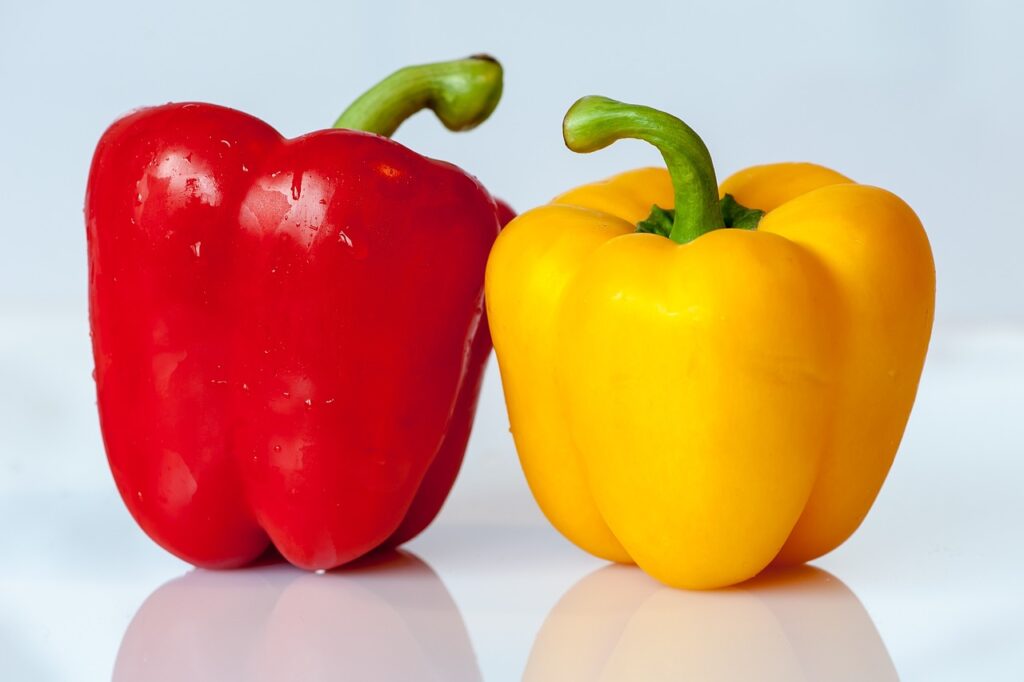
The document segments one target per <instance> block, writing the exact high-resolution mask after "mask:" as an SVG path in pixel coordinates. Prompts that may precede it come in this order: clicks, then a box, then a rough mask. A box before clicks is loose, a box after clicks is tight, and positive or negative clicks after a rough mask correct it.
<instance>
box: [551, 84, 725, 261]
mask: <svg viewBox="0 0 1024 682" xmlns="http://www.w3.org/2000/svg"><path fill="white" fill-rule="evenodd" d="M562 135H563V137H565V144H566V146H567V147H569V149H571V150H573V151H574V152H583V153H587V152H593V151H597V150H598V149H604V148H605V147H607V146H608V145H610V144H611V143H612V142H615V141H616V140H621V139H622V138H627V137H629V138H635V139H637V140H643V141H645V142H650V143H651V144H653V145H654V146H655V147H657V148H658V151H660V152H661V156H662V157H663V158H664V159H665V165H666V166H667V167H668V172H669V175H670V176H671V177H672V187H673V189H674V191H675V201H676V206H675V218H674V219H673V222H672V229H671V231H670V232H669V235H668V236H669V238H670V239H672V240H673V241H675V242H677V243H679V244H685V243H687V242H690V241H693V240H694V239H696V238H697V237H699V236H701V235H702V234H704V233H705V232H710V231H711V230H717V229H718V228H720V227H725V223H724V222H723V220H722V211H721V209H720V208H719V204H718V182H717V180H715V168H714V165H713V164H712V163H711V154H709V153H708V148H707V147H705V146H704V142H703V141H701V139H700V137H698V136H697V133H695V132H693V130H692V129H691V128H690V126H688V125H686V124H685V123H683V122H682V121H680V120H679V119H678V118H676V117H675V116H672V115H671V114H666V113H665V112H663V111H658V110H657V109H651V108H650V107H644V106H640V105H637V104H624V103H622V102H616V101H615V100H613V99H608V98H607V97H584V98H582V99H580V100H578V101H577V102H576V103H575V104H573V105H572V107H571V108H570V109H569V111H568V112H567V113H566V114H565V120H564V121H563V122H562Z"/></svg>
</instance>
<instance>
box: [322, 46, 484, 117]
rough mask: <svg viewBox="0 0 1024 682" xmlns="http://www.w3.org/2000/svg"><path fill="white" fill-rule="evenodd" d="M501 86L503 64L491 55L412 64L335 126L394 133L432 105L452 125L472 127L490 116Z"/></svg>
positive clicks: (384, 82) (377, 87)
mask: <svg viewBox="0 0 1024 682" xmlns="http://www.w3.org/2000/svg"><path fill="white" fill-rule="evenodd" d="M501 88H502V70H501V64H499V63H498V61H497V60H496V59H494V58H493V57H489V56H487V55H475V56H473V57H468V58H466V59H457V60H455V61H450V62H438V63H436V64H423V65H420V66H407V67H405V68H404V69H399V70H398V71H396V72H394V73H393V74H391V75H390V76H388V77H387V78H385V79H384V80H382V81H381V82H380V83H378V84H377V85H375V86H373V87H372V88H370V89H369V90H367V91H366V92H365V93H364V94H363V95H362V96H361V97H360V98H359V99H357V100H356V101H355V102H353V103H352V104H351V106H349V108H348V109H346V110H345V111H344V113H342V114H341V116H339V117H338V120H337V121H335V122H334V127H335V128H349V129H351V130H363V131H366V132H369V133H377V134H378V135H383V136H385V137H391V136H392V135H393V134H394V133H395V131H396V130H398V126H400V125H402V123H403V122H404V121H405V119H407V118H409V117H410V116H412V115H413V114H415V113H416V112H418V111H420V110H421V109H430V110H432V111H433V112H434V113H435V114H437V117H438V118H439V119H441V122H442V123H443V124H444V126H445V127H446V128H448V130H455V131H459V130H469V129H470V128H475V127H476V126H478V125H480V124H481V123H483V122H484V121H485V120H486V119H487V117H488V116H490V115H491V112H492V111H494V107H496V106H497V105H498V100H499V99H501Z"/></svg>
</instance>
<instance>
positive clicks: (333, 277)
mask: <svg viewBox="0 0 1024 682" xmlns="http://www.w3.org/2000/svg"><path fill="white" fill-rule="evenodd" d="M500 94H501V67H500V66H499V65H498V64H497V63H496V62H494V61H493V60H490V59H485V58H471V59H466V60H461V61H456V62H447V63H443V64H434V65H427V66H423V67H413V68H409V69H404V70H402V71H399V72H397V73H396V74H394V75H393V76H391V77H390V78H389V79H387V80H385V81H384V82H382V83H381V84H380V85H378V86H377V87H375V88H373V89H371V90H370V91H369V92H367V93H366V94H365V95H364V96H363V97H361V98H360V99H359V100H357V101H356V102H355V103H354V104H353V105H352V106H351V107H350V108H349V109H348V110H347V111H346V112H345V113H344V114H342V117H341V118H340V119H339V120H338V123H337V124H336V125H335V127H336V128H346V129H348V130H327V131H320V132H316V133H311V134H308V135H305V136H303V137H300V138H297V139H293V140H286V139H283V138H282V137H281V136H280V135H279V134H278V133H277V132H276V131H275V130H273V129H272V128H271V127H269V126H268V125H266V124H265V123H263V122H262V121H259V120H257V119H255V118H253V117H251V116H247V115H245V114H242V113H240V112H237V111H233V110H230V109H224V108H221V107H215V106H212V105H207V104H170V105H166V106H161V107H155V108H151V109H143V110H141V111H138V112H135V113H133V114H131V115H129V116H127V117H125V118H123V119H121V120H120V121H118V122H116V123H115V124H114V125H113V126H111V127H110V129H109V130H107V132H106V133H105V134H104V135H103V137H102V138H101V139H100V142H99V145H98V146H97V149H96V154H95V157H94V159H93V164H92V170H91V172H90V176H89V186H88V192H87V197H86V222H87V230H88V238H89V266H90V271H89V301H90V321H91V327H92V335H93V354H94V359H95V362H96V383H97V394H98V399H99V401H98V402H99V411H100V423H101V427H102V430H103V437H104V442H105V445H106V448H107V455H108V458H109V461H110V466H111V469H112V471H113V474H114V479H115V481H116V483H117V486H118V490H119V491H120V493H121V496H122V497H123V499H124V500H125V503H126V504H127V506H128V509H129V510H130V511H131V513H132V515H133V516H134V517H135V519H136V520H137V521H138V522H139V524H140V525H141V526H142V528H143V529H144V530H145V531H146V532H147V533H148V534H149V535H150V536H151V537H152V538H153V539H155V540H156V541H157V542H158V543H160V544H161V545H162V546H164V547H165V548H167V549H168V550H170V551H171V552H173V553H175V554H176V555H178V556H180V557H182V558H183V559H185V560H187V561H190V562H192V563H194V564H198V565H202V566H211V567H228V566H237V565H241V564H245V563H247V562H249V561H251V560H252V559H254V558H255V557H256V556H258V555H259V554H261V553H262V552H263V551H264V549H266V547H267V545H268V544H269V543H271V542H272V543H273V544H274V545H275V546H276V547H277V548H278V550H280V552H281V553H282V554H283V555H284V556H285V557H286V558H287V559H288V560H290V561H291V562H292V563H295V564H297V565H299V566H302V567H305V568H311V569H319V568H330V567H333V566H337V565H339V564H342V563H344V562H347V561H350V560H352V559H354V558H356V557H359V556H361V555H363V554H365V553H366V552H369V551H370V550H372V549H374V548H376V547H378V546H380V545H382V544H391V545H394V544H398V543H400V542H402V541H404V540H406V539H408V538H410V537H412V536H414V535H415V534H416V533H418V532H419V531H420V530H422V529H423V528H424V527H426V525H427V524H428V523H430V521H431V520H432V519H433V517H434V515H435V514H436V513H437V511H438V510H439V509H440V507H441V503H442V502H443V501H444V498H445V496H446V495H447V493H448V490H449V488H450V487H451V484H452V482H453V481H454V478H455V474H456V473H457V471H458V467H459V464H460V463H461V460H462V455H463V452H464V449H465V445H466V440H467V438H468V435H469V428H470V424H471V421H472V415H473V411H474V409H475V406H476V396H477V392H478V390H479V384H480V378H481V374H482V371H483V366H484V363H485V362H486V359H487V355H488V352H489V350H490V338H489V336H488V334H487V332H486V328H487V327H486V322H485V321H483V319H482V306H481V303H482V287H483V273H484V264H485V261H486V258H487V253H488V250H489V249H490V246H491V244H492V242H493V241H494V238H495V236H496V235H497V232H498V220H497V219H496V215H495V213H496V208H495V203H494V201H493V199H492V198H491V197H490V195H489V194H488V193H487V192H486V190H484V189H483V188H482V187H481V186H480V185H479V183H477V182H476V180H474V179H473V178H472V177H470V176H469V175H467V174H466V173H464V172H462V171H461V170H459V169H458V168H456V167H454V166H451V165H449V164H446V163H442V162H438V161H433V160H430V159H427V158H424V157H422V156H419V155H418V154H415V153H413V152H411V151H409V150H408V149H406V148H405V147H403V146H401V145H399V144H397V143H395V142H392V141H390V140H388V139H386V137H382V136H381V135H383V136H387V135H390V134H391V133H393V132H394V130H395V129H396V128H397V127H398V125H399V124H400V123H401V122H402V121H403V120H404V119H405V118H407V117H408V116H409V115H411V114H412V113H414V112H415V111H417V110H419V109H422V108H425V107H429V108H431V109H433V110H434V111H435V112H436V113H437V115H438V116H439V117H440V118H441V120H442V121H443V122H444V124H445V125H446V126H447V127H448V128H450V129H453V130H463V129H468V128H471V127H473V126H475V125H477V124H478V123H480V122H481V121H483V120H484V119H485V118H486V117H487V116H488V115H489V114H490V113H491V111H492V110H493V109H494V106H495V105H496V104H497V101H498V98H499V97H500ZM352 129H355V130H358V131H368V132H371V133H378V135H371V134H366V132H355V131H354V130H352ZM500 210H501V209H499V212H500ZM505 217H506V218H507V217H508V216H505Z"/></svg>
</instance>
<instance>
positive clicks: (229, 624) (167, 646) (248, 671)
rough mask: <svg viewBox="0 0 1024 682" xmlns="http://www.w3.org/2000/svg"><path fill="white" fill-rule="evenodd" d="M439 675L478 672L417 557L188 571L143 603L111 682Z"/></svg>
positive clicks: (456, 616) (452, 609)
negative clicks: (320, 569)
mask: <svg viewBox="0 0 1024 682" xmlns="http://www.w3.org/2000/svg"><path fill="white" fill-rule="evenodd" d="M226 679H230V680H234V679H241V680H248V681H250V682H260V681H263V680H273V681H274V682H276V681H278V680H320V679H343V680H401V681H402V682H409V681H410V680H446V681H454V680H458V681H460V682H474V681H476V680H479V679H480V669H479V668H478V667H477V663H476V658H475V656H474V655H473V646H472V643H471V642H470V641H469V634H468V633H467V632H466V625H465V622H464V621H463V619H462V615H461V614H460V613H459V610H458V607H457V606H456V604H455V602H454V601H453V600H452V597H451V594H450V593H449V592H448V589H447V588H446V587H445V585H444V582H443V581H442V580H441V578H440V577H438V575H437V574H436V573H434V571H433V569H431V568H430V566H429V565H427V564H426V562H424V561H423V560H421V559H419V558H418V557H416V556H414V555H413V554H410V553H407V552H403V551H398V552H376V553H374V554H373V555H372V556H369V557H366V558H364V559H361V560H359V561H356V562H354V563H352V564H350V565H349V566H346V567H345V569H344V570H342V571H333V572H329V573H327V574H326V575H322V576H321V575H311V574H308V573H301V572H299V571H296V570H294V569H292V568H290V567H285V566H261V567H259V568H252V569H246V570H243V571H238V572H232V573H230V574H225V573H223V572H217V571H189V572H188V573H186V574H185V575H184V576H182V577H180V578H175V579H174V580H171V581H170V582H168V583H166V584H165V585H163V586H161V587H160V588H159V589H157V590H156V591H155V592H154V593H153V594H151V595H150V596H149V597H148V598H147V599H146V601H145V602H144V603H143V604H142V606H140V607H139V610H138V613H136V614H135V617H134V618H133V619H132V621H131V624H130V625H129V626H128V629H127V630H126V631H125V633H124V637H123V639H122V640H121V647H120V649H119V650H118V652H117V659H116V662H115V663H114V673H113V680H114V682H137V680H146V681H147V682H160V681H162V680H167V681H174V682H180V681H182V680H187V681H188V682H223V681H224V680H226Z"/></svg>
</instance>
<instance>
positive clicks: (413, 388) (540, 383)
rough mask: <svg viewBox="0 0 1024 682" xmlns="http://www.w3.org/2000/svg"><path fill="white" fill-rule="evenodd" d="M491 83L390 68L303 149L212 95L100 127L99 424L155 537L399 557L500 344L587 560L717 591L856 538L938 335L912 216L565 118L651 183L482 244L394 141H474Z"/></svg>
mask: <svg viewBox="0 0 1024 682" xmlns="http://www.w3.org/2000/svg"><path fill="white" fill-rule="evenodd" d="M500 92H501V68H500V66H499V65H498V64H497V63H496V62H494V61H493V60H490V59H489V58H471V59H468V60H460V61H457V62H448V63H443V64H434V65H427V66H423V67H413V68H410V69H405V70H402V71H399V72H398V73H396V74H395V75H393V76H392V77H390V78H389V79H386V80H385V81H383V82H382V83H381V84H380V85H378V86H376V87H375V88H373V89H371V90H370V91H369V92H368V93H366V94H365V95H363V96H362V97H361V98H360V99H358V100H357V101H356V102H355V104H353V105H352V106H351V107H350V108H349V109H348V110H347V111H346V112H345V113H344V114H343V115H342V116H341V118H340V119H339V120H338V122H337V123H336V124H335V128H336V129H334V130H327V131H320V132H316V133H311V134H308V135H306V136H303V137H300V138H297V139H294V140H286V139H283V138H282V137H281V136H280V135H279V134H278V133H277V132H276V131H274V130H273V129H272V128H270V127H269V126H267V125H266V124H264V123H262V122H261V121H259V120H257V119H254V118H252V117H249V116H246V115H245V114H241V113H239V112H236V111H232V110H229V109H224V108H220V107H214V106H211V105H205V104H177V105H174V104H172V105H166V106H163V107H155V108H152V109H144V110H141V111H139V112H136V113H134V114H132V115H130V116H128V117H126V118H125V119H122V120H121V121H118V122H117V123H115V124H114V125H113V126H112V127H111V128H110V129H109V130H108V131H107V132H106V133H105V134H104V136H103V138H102V139H101V141H100V144H99V146H98V148H97V151H96V155H95V158H94V161H93V167H92V171H91V174H90V179H89V189H88V194H87V201H86V218H87V227H88V236H89V257H90V318H91V325H92V331H93V348H94V356H95V362H96V380H97V392H98V397H99V408H100V420H101V426H102V430H103V434H104V441H105V445H106V448H107V454H108V459H109V461H110V464H111V468H112V470H113V472H114V477H115V481H116V482H117V485H118V489H119V491H120V493H121V495H122V497H123V499H124V500H125V502H126V504H127V506H128V508H129V510H130V511H131V512H132V514H133V516H134V517H135V518H136V519H137V520H138V522H139V523H140V525H141V526H142V527H143V529H144V530H145V531H146V532H147V533H148V534H149V535H150V536H151V537H153V538H154V539H155V540H156V541H157V542H159V543H160V544H161V545H162V546H164V547H166V548H167V549H169V550H170V551H172V552H174V553H175V554H177V555H178V556H180V557H182V558H184V559H186V560H188V561H190V562H192V563H195V564H197V565H202V566H211V567H229V566H238V565H242V564H245V563H248V562H250V561H252V560H253V559H254V558H255V557H257V556H258V555H260V554H261V553H263V552H264V551H265V550H266V549H267V547H268V546H269V545H271V544H272V545H273V546H274V547H276V548H277V550H278V551H280V553H281V554H283V555H284V557H285V558H287V559H288V560H289V561H291V562H292V563H294V564H296V565H298V566H301V567H304V568H310V569H321V568H332V567H334V566H338V565H340V564H342V563H345V562H347V561H350V560H352V559H355V558H357V557H359V556H362V555H364V554H366V553H367V552H370V551H372V550H374V549H376V548H378V547H382V546H393V545H396V544H399V543H401V542H404V541H405V540H408V539H409V538H411V537H413V536H415V535H416V534H417V533H419V532H420V531H421V530H422V529H423V528H424V527H426V525H428V524H429V523H430V521H431V520H432V519H433V518H434V516H435V515H436V514H437V512H438V510H439V509H440V507H441V505H442V503H443V502H444V499H445V497H446V495H447V494H448V491H449V490H450V488H451V485H452V483H453V481H454V478H455V476H456V474H457V471H458V468H459V465H460V463H461V460H462V457H463V454H464V451H465V445H466V441H467V438H468V435H469V429H470V426H471V423H472V418H473V412H474V409H475V405H476V398H477V394H478V392H479V388H480V380H481V376H482V371H483V367H484V364H485V363H486V360H487V357H488V355H489V351H490V343H491V342H490V334H493V336H494V344H495V349H496V352H497V356H498V362H499V366H500V369H501V375H502V382H503V384H504V388H505V395H506V402H507V405H508V410H509V417H510V421H511V424H512V432H513V436H514V439H515V443H516V448H517V450H518V452H519V456H520V459H521V462H522V464H523V469H524V471H525V473H526V477H527V480H528V482H529V484H530V487H531V489H532V491H533V493H534V495H535V497H536V498H537V500H538V502H539V504H540V506H541V508H542V509H543V510H544V512H545V514H546V515H547V516H548V518H549V519H550V520H551V521H552V523H553V524H554V525H555V526H556V527H557V528H558V529H559V530H560V531H561V532H562V533H563V534H564V535H566V536H567V537H568V538H569V539H570V540H572V541H573V542H575V543H576V544H577V545H579V546H580V547H582V548H583V549H585V550H587V551H589V552H592V553H594V554H595V555H597V556H600V557H604V558H607V559H610V560H614V561H620V562H635V563H637V564H638V565H639V566H640V567H641V568H643V569H644V570H646V571H647V572H649V573H651V574H652V575H654V576H655V577H657V578H658V579H660V580H662V581H664V582H666V583H668V584H670V585H675V586H681V587H692V588H707V587H716V586H721V585H727V584H731V583H734V582H738V581H741V580H744V579H746V578H749V577H751V576H753V575H755V574H757V573H758V572H759V571H761V570H762V569H763V568H764V567H765V566H767V565H768V564H770V563H772V562H775V563H798V562H802V561H806V560H808V559H811V558H814V557H816V556H820V555H821V554H823V553H825V552H827V551H829V550H831V549H832V548H834V547H835V546H837V545H838V544H840V543H841V542H842V541H843V540H844V539H845V538H846V537H848V536H849V535H850V533H852V532H853V530H854V529H855V528H856V527H857V525H858V524H859V523H860V521H861V520H862V519H863V517H864V515H865V514H866V513H867V510H868V508H869V507H870V505H871V504H872V502H873V500H874V498H875V496H876V494H877V493H878V490H879V488H880V486H881V484H882V482H883V480H884V478H885V476H886V473H887V471H888V468H889V466H890V464H891V462H892V459H893V456H894V455H895V451H896V448H897V445H898V443H899V440H900V437H901V435H902V431H903V428H904V426H905V424H906V420H907V417H908V415H909V411H910V408H911V405H912V403H913V399H914V394H915V391H916V388H917V382H918V378H919V376H920V372H921V367H922V364H923V360H924V355H925V351H926V349H927V344H928V338H929V335H930V330H931V322H932V315H933V306H934V266H933V264H932V258H931V253H930V250H929V246H928V241H927V238H926V236H925V234H924V231H923V229H922V228H921V225H920V223H919V221H918V220H917V218H916V217H915V216H914V214H913V212H912V211H911V210H910V208H909V207H907V206H906V204H904V203H903V202H902V201H900V200H899V199H898V198H896V197H895V196H894V195H892V194H890V193H888V192H885V191H884V190H880V189H876V188H872V187H867V186H863V185H858V184H855V183H853V182H852V181H850V180H849V179H848V178H846V177H844V176H842V175H840V174H838V173H835V172H834V171H830V170H828V169H825V168H822V167H820V166H815V165H811V164H778V165H773V166H763V167H757V168H752V169H748V170H746V171H742V172H740V173H738V174H736V175H734V176H733V177H731V178H729V179H728V180H727V181H726V182H725V183H723V185H722V187H721V188H719V187H718V186H717V182H716V179H715V173H714V169H713V165H712V162H711V158H710V155H709V154H708V152H707V149H706V148H705V146H704V144H703V142H701V140H700V138H699V137H697V135H696V134H695V133H694V132H693V131H692V130H690V129H689V128H688V127H687V126H686V125H685V124H684V123H682V122H681V121H679V120H678V119H676V118H674V117H672V116H669V115H668V114H665V113H662V112H659V111H656V110H653V109H649V108H646V107H639V106H632V105H625V104H622V103H618V102H614V101H612V100H607V99H603V98H584V99H583V100H580V101H579V102H577V104H576V105H574V106H573V108H572V109H571V110H570V111H569V113H568V114H567V116H566V119H565V127H564V133H565V139H566V143H567V144H568V146H569V147H570V148H571V149H573V150H575V151H580V152H589V151H594V150H596V149H600V148H602V147H604V146H607V145H608V144H611V143H612V142H614V141H615V140H617V139H621V138H637V139H641V140H646V141H648V142H650V143H652V144H654V145H655V146H656V147H658V149H659V150H660V151H661V153H662V155H663V157H664V159H665V163H666V168H665V169H642V170H638V171H632V172H628V173H625V174H622V175H620V176H617V177H615V178H612V179H611V180H608V181H606V182H603V183H597V184H594V185H588V186H584V187H582V188H579V189H576V190H572V191H570V192H568V193H566V194H563V195H562V196H560V197H558V198H557V199H555V200H554V201H553V202H552V203H551V204H550V205H548V206H545V207H541V208H538V209H535V210H533V211H530V212H527V213H525V214H523V215H522V216H520V217H518V218H515V219H514V220H512V221H511V223H510V224H509V225H508V227H507V228H506V229H505V230H504V231H503V232H502V233H501V234H500V236H499V234H498V232H499V229H500V226H501V225H502V224H504V223H506V222H508V221H509V220H510V219H511V218H512V215H513V214H512V212H511V210H510V209H508V208H507V207H506V206H504V205H503V204H501V203H500V202H496V201H495V200H493V199H492V198H491V196H490V195H489V194H488V193H487V191H486V190H484V189H483V188H482V187H481V186H480V185H479V183H477V182H476V181H475V180H474V179H473V178H472V177H471V176H468V175H467V174H465V173H464V172H463V171H461V170H459V169H457V168H455V167H453V166H450V165H448V164H443V163H441V162H437V161H432V160H429V159H426V158H424V157H422V156H419V155H417V154H414V153H413V152H410V151H409V150H408V149H406V148H404V147H402V146H401V145H399V144H397V143H395V142H392V141H390V140H389V139H387V138H388V136H390V135H391V134H392V133H393V132H394V131H395V130H396V129H397V128H398V126H399V125H400V124H401V122H402V121H403V120H404V119H405V118H407V117H408V116H409V115H411V114H412V113H415V112H416V111H418V110H420V109H422V108H430V109H432V110H433V111H435V113H436V114H437V115H438V117H439V118H440V119H441V120H442V122H443V123H444V124H445V125H446V126H447V127H448V128H449V129H452V130H463V129H468V128H471V127H473V126H475V125H477V124H479V123H480V122H481V121H483V120H484V119H485V118H486V117H487V116H488V115H489V114H490V113H491V111H492V110H493V109H494V107H495V105H496V103H497V101H498V98H499V97H500ZM652 206H653V208H652ZM492 245H493V250H492ZM485 264H486V284H485V282H484V279H485ZM485 290H486V307H487V315H486V317H487V318H489V320H490V327H488V323H487V319H486V318H485V315H484V311H483V301H484V297H483V294H484V291H485Z"/></svg>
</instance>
